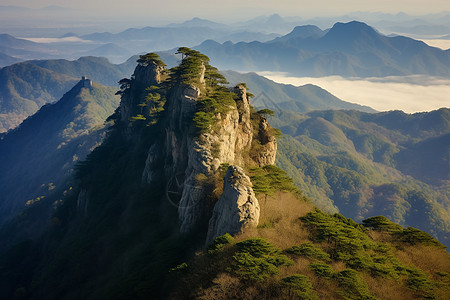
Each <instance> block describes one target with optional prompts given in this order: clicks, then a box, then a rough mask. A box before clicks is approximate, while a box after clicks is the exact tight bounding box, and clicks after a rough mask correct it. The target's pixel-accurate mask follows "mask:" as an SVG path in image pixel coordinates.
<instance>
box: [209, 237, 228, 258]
mask: <svg viewBox="0 0 450 300" xmlns="http://www.w3.org/2000/svg"><path fill="white" fill-rule="evenodd" d="M233 243H234V239H233V237H232V236H231V235H230V234H228V233H226V234H224V235H221V236H218V237H216V238H215V240H214V242H213V243H212V244H211V245H209V246H208V254H214V253H216V252H217V251H218V250H220V249H222V248H223V247H224V246H225V245H230V244H233Z"/></svg>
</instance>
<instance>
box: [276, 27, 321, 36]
mask: <svg viewBox="0 0 450 300" xmlns="http://www.w3.org/2000/svg"><path fill="white" fill-rule="evenodd" d="M323 35H324V32H323V30H321V29H320V28H319V27H317V26H314V25H302V26H295V28H294V29H293V30H292V31H291V32H290V33H288V34H287V35H285V36H284V37H285V38H302V39H305V38H309V37H313V38H319V37H321V36H323Z"/></svg>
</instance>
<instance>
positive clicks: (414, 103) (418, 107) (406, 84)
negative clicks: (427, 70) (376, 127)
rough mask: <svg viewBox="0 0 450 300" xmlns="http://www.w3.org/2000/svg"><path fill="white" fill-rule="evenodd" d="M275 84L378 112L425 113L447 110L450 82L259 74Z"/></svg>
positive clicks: (426, 78) (418, 78) (429, 78)
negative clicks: (310, 87) (308, 87)
mask: <svg viewBox="0 0 450 300" xmlns="http://www.w3.org/2000/svg"><path fill="white" fill-rule="evenodd" d="M259 74H260V75H262V76H265V77H266V78H268V79H270V80H273V81H275V82H278V83H284V84H292V85H295V86H301V85H305V84H314V85H317V86H320V87H321V88H323V89H325V90H327V91H329V92H330V93H332V94H333V95H335V96H336V97H338V98H340V99H342V100H344V101H348V102H352V103H357V104H361V105H367V106H370V107H372V108H374V109H376V110H378V111H389V110H402V111H404V112H407V113H415V112H424V111H431V110H435V109H439V108H441V107H450V79H447V78H438V77H432V76H422V75H414V76H391V77H385V78H364V79H361V78H354V79H347V78H343V77H340V76H328V77H319V78H312V77H289V76H286V75H285V74H283V73H274V72H260V73H259Z"/></svg>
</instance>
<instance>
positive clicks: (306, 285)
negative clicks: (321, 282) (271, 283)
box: [281, 274, 319, 300]
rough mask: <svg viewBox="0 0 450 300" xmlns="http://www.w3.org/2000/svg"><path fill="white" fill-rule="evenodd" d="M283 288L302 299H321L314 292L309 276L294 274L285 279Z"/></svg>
mask: <svg viewBox="0 0 450 300" xmlns="http://www.w3.org/2000/svg"><path fill="white" fill-rule="evenodd" d="M281 281H282V283H283V286H284V287H285V288H288V289H289V290H290V291H291V292H293V293H295V294H296V295H297V296H298V297H299V298H300V299H304V300H315V299H319V298H318V297H317V295H316V294H315V292H314V290H313V286H312V283H311V281H310V280H309V278H308V276H305V275H299V274H294V275H291V276H289V277H285V278H283V279H282V280H281Z"/></svg>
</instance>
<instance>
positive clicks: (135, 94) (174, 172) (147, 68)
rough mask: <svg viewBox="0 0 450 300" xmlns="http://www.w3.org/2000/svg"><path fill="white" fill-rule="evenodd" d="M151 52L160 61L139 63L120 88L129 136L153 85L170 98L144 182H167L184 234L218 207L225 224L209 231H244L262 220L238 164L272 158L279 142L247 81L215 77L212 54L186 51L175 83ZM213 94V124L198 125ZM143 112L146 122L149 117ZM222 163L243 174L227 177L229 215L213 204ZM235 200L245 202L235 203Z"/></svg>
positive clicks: (122, 116)
mask: <svg viewBox="0 0 450 300" xmlns="http://www.w3.org/2000/svg"><path fill="white" fill-rule="evenodd" d="M190 56H192V57H191V58H190ZM148 57H151V58H152V59H154V61H150V62H148V61H146V63H145V64H143V63H140V64H139V65H138V66H137V68H136V70H135V72H134V75H133V77H132V78H131V80H130V81H129V82H128V81H126V80H125V81H123V82H124V83H125V84H128V83H130V84H129V87H128V88H126V89H125V90H123V91H122V103H121V106H120V120H121V121H122V122H123V123H125V125H126V126H123V128H125V131H124V133H125V134H126V135H128V134H129V129H130V128H132V127H133V126H134V125H133V123H132V122H131V121H130V117H131V116H132V115H135V116H136V114H138V115H139V114H140V113H139V107H141V108H140V109H141V110H140V111H142V105H144V106H145V105H146V104H145V103H142V101H143V100H142V99H143V98H145V93H148V90H149V89H150V90H151V89H152V88H153V87H154V86H156V88H157V89H158V92H159V93H164V95H161V99H162V98H164V101H165V103H164V112H163V113H162V114H161V118H160V119H159V120H158V121H157V125H156V126H157V127H156V128H157V129H158V130H159V133H157V135H158V137H159V138H158V139H155V140H154V141H153V142H152V144H151V145H150V146H149V150H148V152H147V153H148V156H147V159H146V162H145V168H144V171H143V174H142V181H143V182H145V183H148V184H151V183H152V182H158V184H161V185H162V186H164V188H165V189H166V195H167V198H168V200H169V201H170V202H171V203H172V204H174V205H176V206H178V215H179V219H180V231H181V232H189V231H190V230H192V229H193V228H194V227H195V226H196V225H198V224H200V223H202V224H207V223H208V221H209V219H210V218H211V216H212V214H213V213H212V211H213V209H214V211H215V216H216V217H214V218H221V219H220V220H221V221H220V220H218V221H211V222H212V223H211V222H210V223H211V224H215V223H216V222H219V223H218V224H216V225H214V226H213V229H211V234H210V236H216V233H217V232H222V231H223V230H228V229H230V230H231V229H232V231H233V232H239V231H240V228H242V227H245V226H247V225H249V226H250V224H257V222H258V217H259V206H258V204H257V200H256V198H255V197H254V194H253V191H252V189H251V183H250V179H249V178H248V177H247V176H246V175H245V172H244V170H243V169H242V168H240V167H238V166H241V167H249V166H263V165H267V164H273V163H274V162H275V155H276V140H275V137H273V134H272V130H271V127H270V125H269V124H268V122H267V120H266V119H265V118H264V116H262V115H260V114H258V113H256V112H255V111H252V107H251V105H250V99H249V96H248V94H247V89H246V87H245V85H244V84H241V85H238V86H236V87H235V88H233V89H230V90H227V89H226V88H224V87H223V86H222V87H221V86H219V85H218V84H217V83H216V81H215V80H216V78H218V77H217V76H220V74H218V73H217V74H213V75H211V74H212V73H211V72H214V68H212V67H211V66H209V65H208V63H207V57H205V56H202V55H201V54H199V53H196V52H195V51H192V52H188V53H186V55H185V56H184V59H183V61H182V63H181V65H180V66H179V67H178V68H177V69H176V70H175V71H172V73H170V78H169V81H168V82H164V79H163V78H164V76H163V74H166V73H165V72H166V71H165V69H164V67H162V65H161V63H157V62H159V60H158V59H157V58H155V56H154V55H149V56H148ZM205 58H206V59H205ZM189 59H191V60H189ZM155 62H156V63H155ZM192 70H195V71H192ZM183 72H187V73H183ZM211 82H212V83H211ZM145 91H146V92H145ZM217 93H219V94H220V93H222V94H221V95H222V96H217ZM210 97H211V98H214V101H216V102H217V103H216V106H215V108H213V110H212V112H210V116H211V118H212V120H213V122H212V125H211V126H209V128H206V129H205V128H203V129H199V128H198V127H196V125H195V124H194V121H193V119H194V116H195V114H196V113H197V112H198V111H199V105H198V101H201V100H205V99H207V98H210ZM211 98H210V99H211ZM140 117H141V118H140V119H144V120H146V119H145V116H142V115H141V116H140ZM221 165H233V169H232V170H234V171H233V172H232V173H237V174H239V176H238V179H239V180H238V181H236V180H237V179H233V178H234V177H229V178H228V179H226V180H225V181H226V182H225V183H226V184H225V185H224V189H226V190H227V193H228V194H224V196H223V197H221V198H220V199H222V198H223V200H221V201H219V202H220V203H222V202H224V201H226V202H227V203H228V204H226V205H228V207H229V208H226V209H228V210H229V212H228V213H226V214H225V216H228V217H218V212H219V211H220V210H222V209H223V207H225V206H224V204H217V205H216V206H214V204H215V203H216V202H217V198H219V195H212V194H213V191H214V190H220V188H219V189H218V188H217V187H218V186H219V185H221V183H220V181H221V180H220V178H219V177H220V176H219V173H220V171H219V168H220V166H221ZM230 172H231V171H230ZM227 174H228V173H227ZM244 190H245V191H246V192H245V193H244ZM233 191H234V192H233ZM241 194H242V195H241ZM243 195H247V196H243ZM242 197H247V198H248V200H246V201H250V202H249V203H251V205H250V204H249V203H247V202H245V203H244V202H243V203H240V202H242V201H244V200H243V198H242ZM233 201H235V206H236V205H237V206H238V207H239V208H237V209H234V210H232V209H231V206H232V205H233V204H232V203H231V202H233ZM238 202H239V203H238ZM247 206H252V207H253V208H252V210H251V212H247V213H248V214H249V215H248V216H245V212H243V211H242V212H239V210H245V209H246V207H247ZM231 214H236V215H235V216H234V217H233V218H232V219H233V220H234V221H232V222H231V223H230V224H229V225H226V224H225V223H226V219H227V218H229V217H230V218H231ZM236 220H239V221H236ZM220 222H221V223H220ZM227 226H228V227H227Z"/></svg>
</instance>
